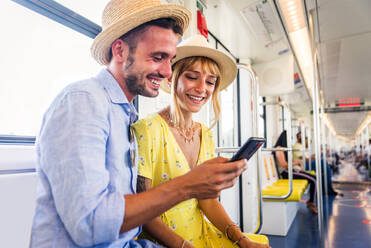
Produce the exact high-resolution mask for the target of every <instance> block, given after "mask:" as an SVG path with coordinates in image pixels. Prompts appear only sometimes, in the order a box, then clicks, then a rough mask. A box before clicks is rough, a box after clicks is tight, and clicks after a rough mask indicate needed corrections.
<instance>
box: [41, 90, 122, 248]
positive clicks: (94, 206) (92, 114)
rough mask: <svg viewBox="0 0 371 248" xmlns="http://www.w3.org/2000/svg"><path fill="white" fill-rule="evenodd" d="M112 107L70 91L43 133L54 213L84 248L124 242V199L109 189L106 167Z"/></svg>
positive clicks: (44, 162)
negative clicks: (122, 239) (122, 231)
mask: <svg viewBox="0 0 371 248" xmlns="http://www.w3.org/2000/svg"><path fill="white" fill-rule="evenodd" d="M108 108H109V106H108V104H105V103H104V102H102V98H99V97H96V96H94V95H92V94H90V93H88V92H84V91H78V92H69V93H68V94H66V95H65V96H64V97H63V98H62V100H61V101H60V102H59V103H57V104H55V107H54V109H52V110H50V111H49V115H48V116H46V117H45V118H46V119H45V120H44V125H43V129H42V130H41V132H40V137H39V143H40V154H41V155H40V163H41V164H42V165H43V166H42V167H41V169H42V170H43V172H44V173H45V175H46V177H47V179H48V181H49V184H50V187H51V191H52V195H53V198H54V203H55V208H56V210H57V213H58V215H59V216H60V218H61V221H62V222H63V224H64V226H65V228H66V230H67V232H68V233H69V235H70V236H71V238H72V240H73V241H74V242H75V243H76V244H77V245H79V246H93V245H96V244H99V243H105V242H112V241H114V240H116V239H117V238H118V237H119V232H120V228H121V225H122V222H123V219H124V214H125V199H124V197H123V195H122V194H121V193H120V192H115V191H112V190H110V187H109V177H110V174H109V172H108V170H107V167H106V144H107V139H108V133H109V128H110V127H109V122H108V116H107V115H108Z"/></svg>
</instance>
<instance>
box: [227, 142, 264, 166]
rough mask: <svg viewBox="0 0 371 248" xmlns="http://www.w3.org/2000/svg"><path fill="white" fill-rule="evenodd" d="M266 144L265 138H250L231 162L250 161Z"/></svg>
mask: <svg viewBox="0 0 371 248" xmlns="http://www.w3.org/2000/svg"><path fill="white" fill-rule="evenodd" d="M264 143H265V139H264V138H260V137H250V138H249V139H248V140H247V141H246V142H245V144H244V145H243V146H242V147H241V148H240V149H239V150H238V151H237V152H236V154H234V156H233V157H232V158H231V159H230V160H229V161H230V162H233V161H236V160H240V159H242V158H246V159H247V160H249V159H250V158H251V157H252V156H253V155H254V153H255V152H256V151H257V150H259V148H260V147H261V146H262V145H263V144H264Z"/></svg>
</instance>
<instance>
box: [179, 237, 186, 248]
mask: <svg viewBox="0 0 371 248" xmlns="http://www.w3.org/2000/svg"><path fill="white" fill-rule="evenodd" d="M186 242H187V241H186V240H185V239H184V240H183V242H182V246H181V247H180V248H184V246H185V244H186Z"/></svg>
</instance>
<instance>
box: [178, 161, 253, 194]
mask: <svg viewBox="0 0 371 248" xmlns="http://www.w3.org/2000/svg"><path fill="white" fill-rule="evenodd" d="M228 160H229V159H227V158H223V157H217V158H214V159H211V160H208V161H206V162H204V163H202V164H200V165H199V166H196V167H195V168H194V169H192V170H191V171H190V172H188V173H187V174H185V175H184V176H182V177H183V178H182V180H184V182H183V185H184V186H185V190H186V191H187V192H188V194H189V196H190V197H191V198H197V199H209V198H216V197H218V196H219V194H220V191H221V190H223V189H226V188H230V187H232V186H233V185H234V184H235V182H236V180H237V178H238V176H239V175H241V173H242V172H244V171H245V170H246V169H247V161H246V159H241V160H238V161H235V162H230V163H229V162H228Z"/></svg>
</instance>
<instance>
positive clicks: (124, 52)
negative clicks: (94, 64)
mask: <svg viewBox="0 0 371 248" xmlns="http://www.w3.org/2000/svg"><path fill="white" fill-rule="evenodd" d="M111 51H112V59H114V60H116V61H117V62H119V63H123V62H125V61H126V59H127V57H128V54H129V46H128V45H127V44H126V43H125V42H124V41H122V40H121V39H117V40H115V41H114V42H113V43H112V45H111Z"/></svg>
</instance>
